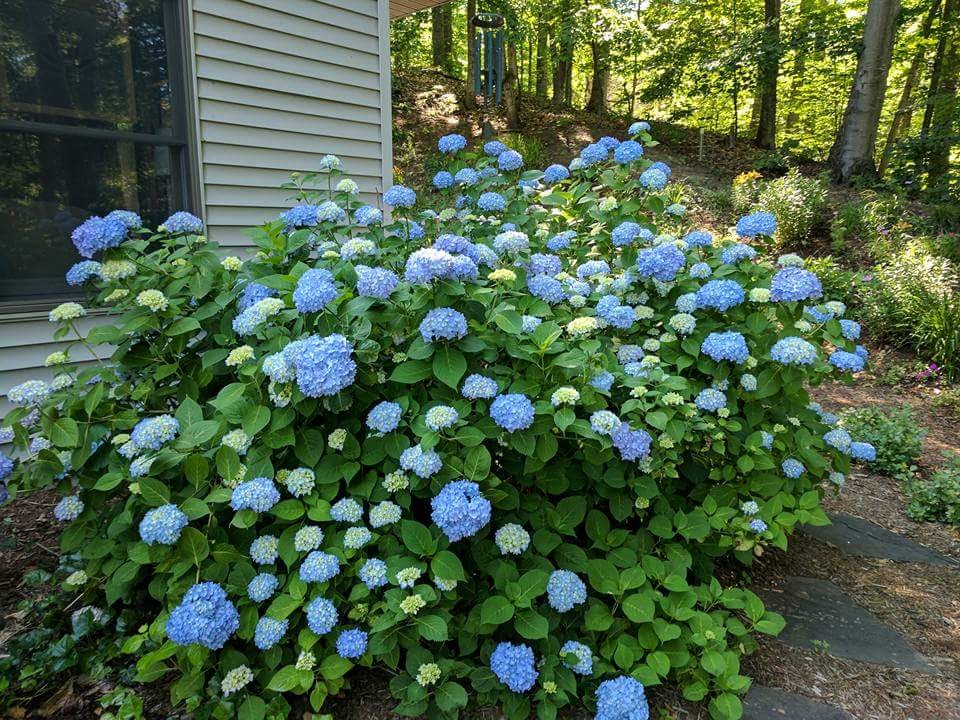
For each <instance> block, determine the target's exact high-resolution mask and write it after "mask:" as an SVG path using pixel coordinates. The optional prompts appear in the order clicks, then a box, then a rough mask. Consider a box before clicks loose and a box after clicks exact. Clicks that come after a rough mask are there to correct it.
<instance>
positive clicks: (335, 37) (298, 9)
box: [0, 0, 393, 417]
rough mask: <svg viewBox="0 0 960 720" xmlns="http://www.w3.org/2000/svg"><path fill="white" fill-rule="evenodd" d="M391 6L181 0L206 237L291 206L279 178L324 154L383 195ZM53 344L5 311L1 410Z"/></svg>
mask: <svg viewBox="0 0 960 720" xmlns="http://www.w3.org/2000/svg"><path fill="white" fill-rule="evenodd" d="M389 13H390V8H389V0H347V1H345V2H341V1H338V0H184V24H185V26H186V27H185V35H186V48H185V49H186V52H187V54H188V56H189V57H188V62H187V68H188V76H189V77H188V78H187V79H188V85H189V87H190V93H189V94H190V95H191V96H192V97H193V99H194V103H193V106H192V108H190V110H191V116H192V125H193V132H194V138H193V141H194V142H193V145H194V148H195V151H196V154H195V162H194V167H193V168H192V169H193V170H194V171H195V176H196V177H195V187H196V194H197V195H198V196H199V197H198V204H199V207H198V208H197V210H198V211H199V212H200V214H201V215H203V217H204V220H205V221H206V223H207V232H208V235H209V237H210V238H211V239H213V240H216V241H218V242H220V243H221V244H222V245H225V246H243V245H248V244H250V243H249V241H248V238H247V237H246V235H245V234H244V233H243V230H244V228H248V227H251V226H254V225H258V224H260V223H262V222H264V221H266V220H270V219H273V218H275V217H276V216H277V214H278V213H279V212H280V211H281V210H283V209H285V208H287V207H289V206H290V205H291V204H292V199H291V197H290V191H289V190H283V189H282V188H280V184H281V183H283V182H285V181H286V180H288V179H289V176H290V173H291V172H293V171H311V170H316V168H317V163H318V161H319V160H320V158H321V157H322V156H323V155H325V154H327V153H333V154H335V155H338V156H339V157H340V158H341V159H342V160H343V165H344V168H343V169H344V171H345V172H346V173H347V174H348V175H349V176H350V177H352V178H353V179H354V180H356V181H357V183H358V184H359V185H360V189H361V192H362V197H364V198H365V199H366V201H367V202H371V203H374V204H376V203H377V198H378V195H379V193H381V192H382V191H383V189H385V188H386V187H388V186H389V185H390V182H391V176H392V160H393V150H392V146H391V115H390V27H389V25H390V21H389ZM96 323H97V320H96V318H87V319H85V321H84V322H83V323H82V325H81V327H82V328H83V329H84V330H86V329H88V328H89V327H92V326H94V325H95V324H96ZM58 347H60V345H59V344H58V343H56V342H54V340H53V326H52V325H51V324H50V323H49V322H48V321H47V312H46V309H44V308H39V309H37V310H36V311H31V312H18V313H6V314H4V313H3V312H0V417H2V416H3V414H5V413H6V412H7V410H9V408H10V405H9V403H7V401H6V399H5V397H6V392H7V390H9V389H10V388H11V387H13V386H14V385H17V384H19V383H21V382H23V381H24V380H29V379H32V378H48V377H50V372H49V370H48V369H46V368H44V367H43V361H44V359H45V358H46V357H47V355H48V354H49V353H50V352H52V351H53V350H56V349H57V348H58ZM104 350H105V349H104ZM98 354H102V355H105V354H108V353H106V352H102V353H98ZM73 356H74V360H76V361H83V360H86V361H89V360H91V358H90V357H89V353H87V352H86V351H84V350H83V349H82V348H79V347H78V348H75V349H74V351H73Z"/></svg>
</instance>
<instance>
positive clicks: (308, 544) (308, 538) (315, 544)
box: [293, 525, 323, 552]
mask: <svg viewBox="0 0 960 720" xmlns="http://www.w3.org/2000/svg"><path fill="white" fill-rule="evenodd" d="M322 542H323V530H321V529H320V528H318V527H316V526H314V525H304V526H303V527H302V528H300V529H299V530H297V532H296V534H295V535H294V536H293V549H294V550H296V551H297V552H308V551H310V550H317V549H318V548H319V547H320V543H322Z"/></svg>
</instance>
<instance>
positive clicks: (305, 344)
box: [283, 334, 357, 397]
mask: <svg viewBox="0 0 960 720" xmlns="http://www.w3.org/2000/svg"><path fill="white" fill-rule="evenodd" d="M352 353H353V345H352V344H351V343H350V341H349V340H347V339H346V338H345V337H344V336H343V335H340V334H333V335H328V336H327V337H320V336H319V335H310V336H309V337H306V338H304V339H303V340H295V341H294V342H292V343H290V344H289V345H287V346H286V347H285V348H284V349H283V355H284V358H285V359H286V360H287V362H288V363H289V364H290V365H292V366H293V368H294V370H295V372H296V377H297V387H299V388H300V392H302V393H303V394H304V395H305V396H307V397H329V396H330V395H336V394H337V393H338V392H340V391H341V390H343V389H344V388H347V387H349V386H350V385H352V384H353V381H354V378H355V377H356V372H357V364H356V363H355V362H354V361H353V358H352V357H351V355H352Z"/></svg>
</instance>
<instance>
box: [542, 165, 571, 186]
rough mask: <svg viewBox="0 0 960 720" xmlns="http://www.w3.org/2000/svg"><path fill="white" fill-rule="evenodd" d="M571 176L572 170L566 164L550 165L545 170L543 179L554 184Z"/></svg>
mask: <svg viewBox="0 0 960 720" xmlns="http://www.w3.org/2000/svg"><path fill="white" fill-rule="evenodd" d="M568 177H570V171H569V170H567V168H566V167H565V166H564V165H557V164H556V163H554V164H553V165H548V166H547V169H546V170H544V171H543V180H544V182H546V183H547V184H549V185H554V184H555V183H558V182H562V181H563V180H566V179H567V178H568Z"/></svg>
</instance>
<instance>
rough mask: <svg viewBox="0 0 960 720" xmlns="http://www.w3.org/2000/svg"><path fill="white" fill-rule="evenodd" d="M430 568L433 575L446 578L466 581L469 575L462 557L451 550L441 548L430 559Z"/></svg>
mask: <svg viewBox="0 0 960 720" xmlns="http://www.w3.org/2000/svg"><path fill="white" fill-rule="evenodd" d="M430 570H431V571H432V572H433V575H434V576H435V577H438V578H443V579H444V580H460V581H465V580H466V579H467V575H466V573H465V572H464V570H463V564H462V563H461V562H460V558H458V557H457V556H456V555H454V554H453V553H452V552H450V551H449V550H441V551H440V552H438V553H437V554H436V556H434V558H433V560H431V561H430Z"/></svg>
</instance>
